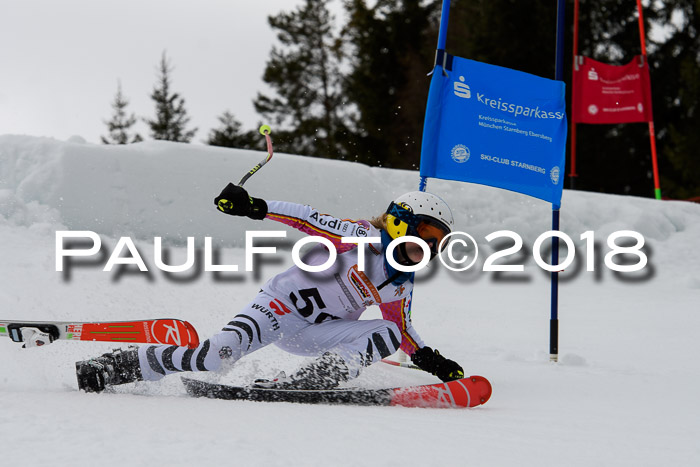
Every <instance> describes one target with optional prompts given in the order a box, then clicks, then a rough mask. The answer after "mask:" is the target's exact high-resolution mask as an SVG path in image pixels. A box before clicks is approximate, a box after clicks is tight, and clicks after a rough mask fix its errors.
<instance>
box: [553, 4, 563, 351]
mask: <svg viewBox="0 0 700 467" xmlns="http://www.w3.org/2000/svg"><path fill="white" fill-rule="evenodd" d="M565 12H566V10H565V3H564V0H557V45H556V52H555V57H554V63H555V72H554V79H555V80H557V81H564V27H565V26H564V25H565V20H566V15H565ZM559 208H560V206H559V205H554V204H553V205H552V230H554V231H557V230H559ZM552 264H553V265H554V264H559V237H552ZM551 283H552V284H551V286H552V298H551V316H550V318H549V361H550V362H558V361H559V272H558V271H552V275H551Z"/></svg>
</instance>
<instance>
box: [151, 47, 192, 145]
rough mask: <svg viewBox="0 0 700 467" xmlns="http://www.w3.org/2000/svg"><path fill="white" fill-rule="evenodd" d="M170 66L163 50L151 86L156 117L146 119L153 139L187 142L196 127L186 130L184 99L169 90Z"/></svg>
mask: <svg viewBox="0 0 700 467" xmlns="http://www.w3.org/2000/svg"><path fill="white" fill-rule="evenodd" d="M172 71H173V69H172V67H171V66H170V63H169V61H168V58H167V57H166V54H165V52H163V55H162V57H161V60H160V65H159V68H158V82H157V84H156V86H155V87H154V88H153V92H152V93H151V99H153V101H154V102H155V104H156V117H155V119H154V120H146V123H148V126H149V127H150V128H151V136H152V137H153V139H158V140H166V141H176V142H182V143H189V142H190V140H191V139H192V138H193V137H194V135H195V133H196V132H197V128H194V129H192V130H187V129H186V128H185V127H186V126H187V124H188V123H189V121H190V118H189V117H188V116H187V110H186V109H185V99H184V98H182V97H180V95H179V94H177V93H172V92H171V90H170V73H172Z"/></svg>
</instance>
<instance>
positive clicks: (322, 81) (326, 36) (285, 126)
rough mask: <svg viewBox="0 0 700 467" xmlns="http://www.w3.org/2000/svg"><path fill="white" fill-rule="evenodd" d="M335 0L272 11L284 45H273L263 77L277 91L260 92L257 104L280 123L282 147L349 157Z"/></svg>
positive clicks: (278, 132)
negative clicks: (345, 147) (332, 11)
mask: <svg viewBox="0 0 700 467" xmlns="http://www.w3.org/2000/svg"><path fill="white" fill-rule="evenodd" d="M328 2H329V0H305V2H304V3H303V4H302V5H301V6H300V7H299V8H297V9H296V10H294V11H292V12H289V13H287V12H282V13H280V14H278V15H276V16H270V17H269V18H268V22H269V24H270V26H271V27H272V28H273V29H274V30H275V31H277V39H278V40H279V42H280V43H281V45H282V47H273V49H272V52H271V56H270V59H269V60H268V62H267V66H266V68H265V73H264V75H263V80H264V81H265V82H266V83H267V84H269V85H270V86H271V87H272V88H273V89H274V90H275V94H276V95H274V96H272V97H268V96H266V95H263V94H260V93H259V94H258V96H257V98H256V99H255V102H254V104H255V109H256V110H257V112H258V113H260V114H261V115H263V116H264V117H265V119H266V120H268V121H272V122H274V123H275V127H276V128H275V135H276V136H275V142H276V146H277V147H278V148H279V149H280V151H285V152H293V153H297V154H306V155H311V156H321V157H335V158H338V157H343V156H344V155H345V151H344V150H343V146H342V142H343V141H344V140H346V139H347V138H348V129H347V126H346V124H345V119H346V118H345V114H346V112H347V105H346V103H345V99H344V98H343V96H342V89H341V83H340V81H341V78H342V75H341V73H340V67H341V63H342V60H343V55H342V50H341V47H340V42H339V40H338V38H337V37H336V35H335V33H334V31H333V27H334V18H333V16H332V15H331V14H330V12H329V11H328V8H327V4H328Z"/></svg>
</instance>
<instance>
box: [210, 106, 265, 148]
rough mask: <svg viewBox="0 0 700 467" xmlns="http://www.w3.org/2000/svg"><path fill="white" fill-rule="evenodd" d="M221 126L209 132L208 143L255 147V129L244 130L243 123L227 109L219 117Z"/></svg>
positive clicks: (234, 146) (231, 146)
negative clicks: (242, 129)
mask: <svg viewBox="0 0 700 467" xmlns="http://www.w3.org/2000/svg"><path fill="white" fill-rule="evenodd" d="M218 120H219V122H220V123H221V126H220V127H219V128H217V129H213V130H211V131H210V132H209V138H208V139H207V144H209V145H211V146H223V147H227V148H240V149H253V148H255V145H254V143H255V141H254V133H257V132H253V131H248V132H242V131H241V128H242V126H243V125H242V124H241V122H239V121H238V120H237V119H236V117H235V116H234V115H233V114H232V113H231V112H229V111H228V110H227V111H225V112H224V113H223V114H222V115H221V116H219V118H218Z"/></svg>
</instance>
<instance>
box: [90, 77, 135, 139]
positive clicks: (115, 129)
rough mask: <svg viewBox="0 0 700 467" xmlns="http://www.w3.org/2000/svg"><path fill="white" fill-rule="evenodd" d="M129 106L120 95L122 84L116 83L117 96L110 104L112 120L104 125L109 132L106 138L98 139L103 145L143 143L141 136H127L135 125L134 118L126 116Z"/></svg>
mask: <svg viewBox="0 0 700 467" xmlns="http://www.w3.org/2000/svg"><path fill="white" fill-rule="evenodd" d="M128 105H129V101H128V100H127V99H126V98H125V97H124V95H123V94H122V83H121V82H118V83H117V94H116V95H115V96H114V102H112V109H113V111H114V112H113V114H112V119H111V120H109V121H107V120H105V121H104V123H105V125H107V129H108V130H109V135H108V136H106V137H105V136H100V139H101V140H102V142H103V143H104V144H127V143H138V142H139V141H143V138H141V135H139V134H138V133H136V134H134V135H133V136H131V135H129V129H130V128H131V127H132V126H134V124H135V123H136V116H135V115H134V114H131V115H130V116H128V117H127V116H126V107H127V106H128Z"/></svg>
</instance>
